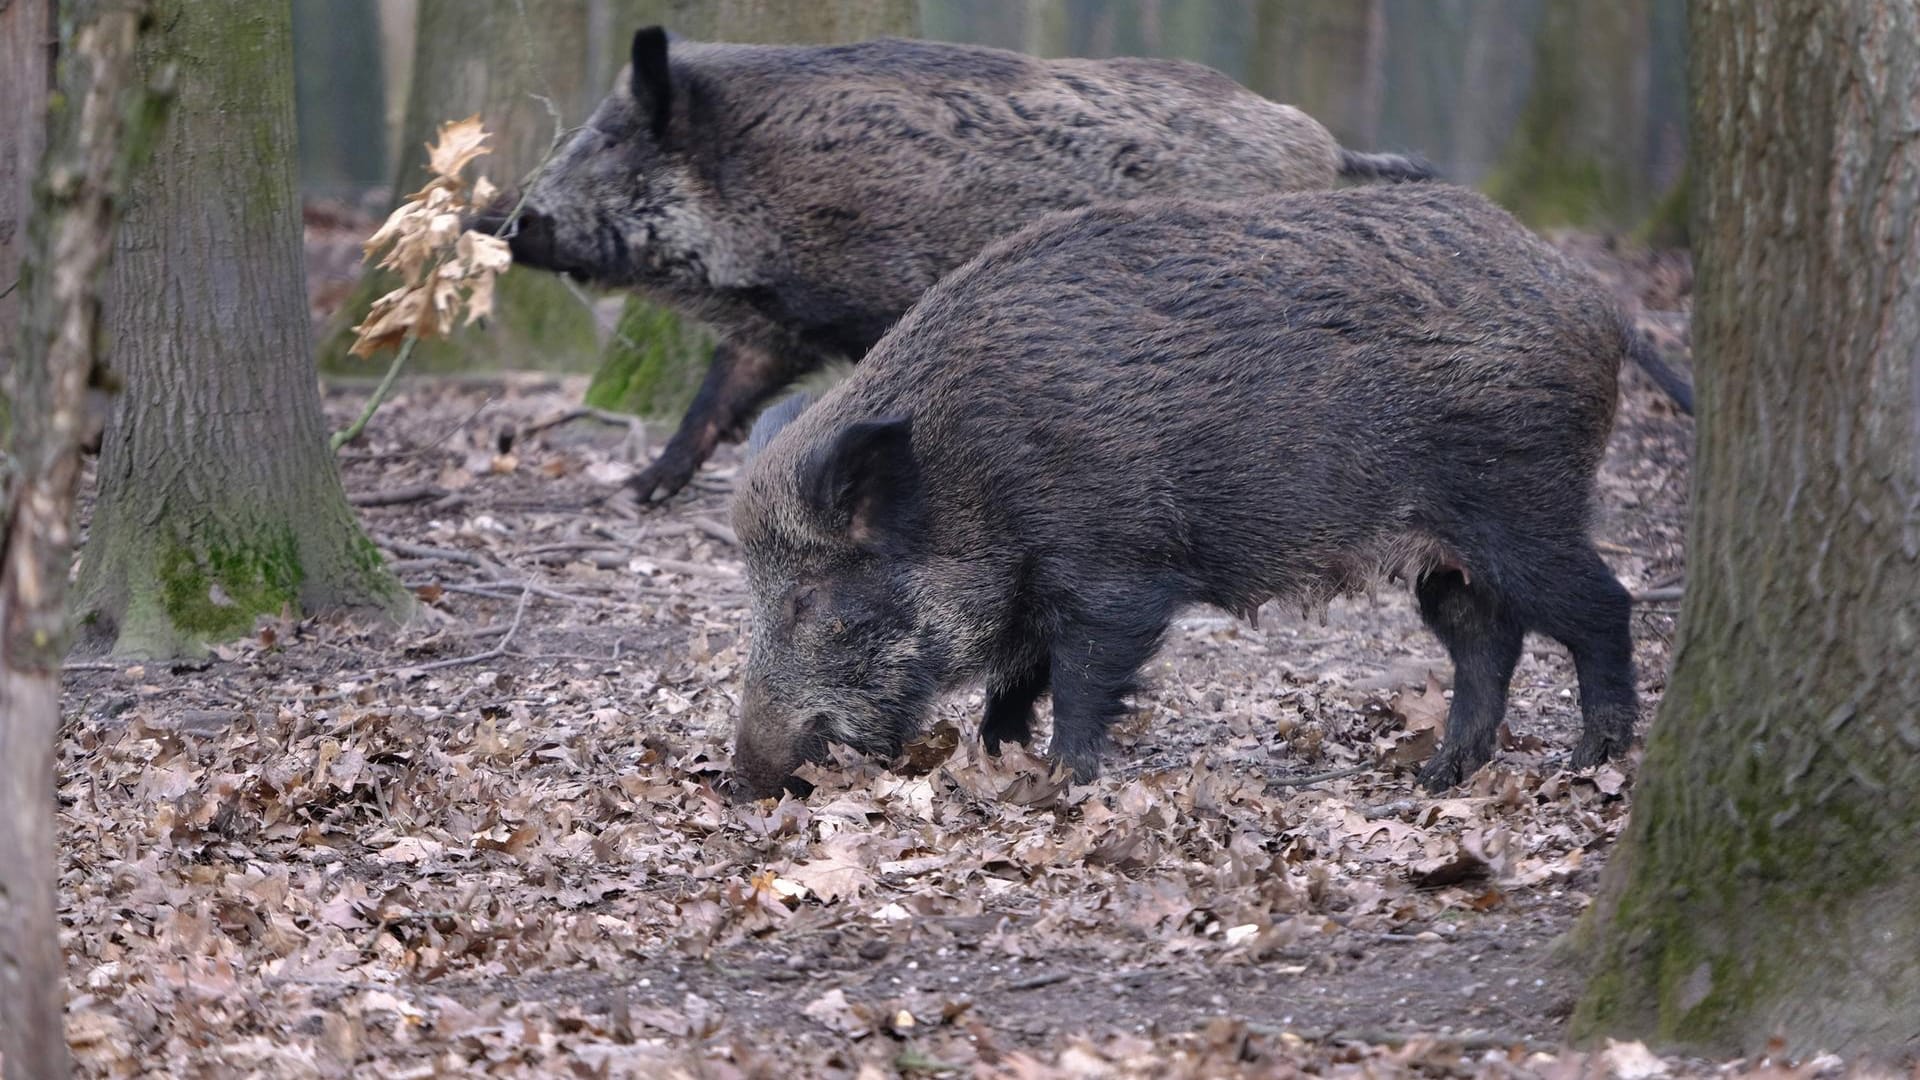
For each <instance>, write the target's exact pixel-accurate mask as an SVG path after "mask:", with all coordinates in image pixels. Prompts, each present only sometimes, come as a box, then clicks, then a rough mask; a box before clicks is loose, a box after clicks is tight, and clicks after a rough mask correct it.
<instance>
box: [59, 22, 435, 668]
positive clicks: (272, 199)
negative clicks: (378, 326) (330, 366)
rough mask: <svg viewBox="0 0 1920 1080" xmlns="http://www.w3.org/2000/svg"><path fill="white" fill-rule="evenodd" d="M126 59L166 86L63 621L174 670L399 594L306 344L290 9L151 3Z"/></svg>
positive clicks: (134, 215) (119, 279) (120, 280)
mask: <svg viewBox="0 0 1920 1080" xmlns="http://www.w3.org/2000/svg"><path fill="white" fill-rule="evenodd" d="M155 8H156V15H157V22H158V25H159V26H160V27H161V29H160V31H159V32H158V33H157V34H156V35H154V36H152V37H151V38H150V40H149V42H148V44H147V46H146V47H144V48H143V50H142V57H143V60H144V61H145V62H146V63H147V64H149V65H150V66H157V65H160V64H172V65H174V66H175V67H176V68H177V70H178V71H179V85H178V91H177V95H178V96H177V100H176V104H175V107H174V112H173V120H172V123H170V124H169V125H168V127H167V131H166V134H165V136H164V137H163V138H162V139H161V141H160V144H159V146H158V147H157V148H156V150H155V154H154V160H153V163H152V166H151V167H150V168H149V169H148V170H147V171H146V172H145V173H143V174H142V175H141V177H140V178H139V180H138V181H137V182H136V183H135V184H134V188H133V202H132V205H131V206H130V208H129V210H128V214H127V221H126V226H125V228H124V229H123V230H122V231H121V235H120V245H119V254H118V256H117V258H116V261H115V263H114V268H113V273H112V280H111V288H110V291H109V293H108V300H107V308H106V313H107V325H108V327H109V328H110V332H111V341H110V346H109V352H108V357H107V359H108V363H109V366H110V367H111V368H112V369H113V371H114V373H115V374H116V375H118V376H119V378H120V379H121V380H122V382H123V383H124V389H123V392H122V394H121V395H120V398H119V400H118V402H117V403H116V404H115V408H114V411H113V415H112V417H111V419H110V420H109V423H108V426H107V432H106V437H105V439H104V440H103V443H102V449H101V455H100V469H99V485H100V492H99V500H98V502H97V504H96V506H95V509H94V516H93V526H92V531H91V534H90V535H89V537H88V541H87V545H86V550H85V553H84V557H83V559H82V564H81V574H80V581H79V586H78V593H79V595H78V602H77V605H76V610H77V613H78V614H79V615H80V616H81V618H82V619H83V620H84V621H85V624H86V625H87V626H89V627H90V629H91V633H92V636H93V637H94V638H95V639H96V643H99V644H111V646H112V648H113V650H114V651H115V652H116V653H118V654H121V655H134V656H173V655H181V654H188V653H193V652H196V651H198V650H200V649H201V648H202V647H203V646H204V643H206V642H208V641H212V640H218V639H222V638H231V637H233V636H235V635H238V634H241V633H245V632H246V631H247V630H248V629H250V628H251V627H252V625H253V621H254V618H255V616H257V615H260V614H264V613H275V612H279V611H281V610H282V608H283V607H288V608H292V609H294V610H295V611H301V612H309V613H310V612H318V611H329V610H343V609H372V610H376V611H380V612H385V613H398V612H400V611H402V610H404V609H405V607H406V599H407V598H406V595H405V593H404V592H403V591H402V590H401V589H400V587H399V585H398V583H397V582H395V581H394V579H393V578H392V576H391V575H389V574H388V573H387V571H386V569H385V568H384V566H382V564H381V561H380V558H379V555H378V553H377V552H375V550H374V549H373V546H372V545H371V544H370V543H369V542H368V540H367V539H366V537H365V536H364V535H363V534H362V533H361V531H360V529H359V526H358V525H357V524H356V523H355V522H354V519H353V515H352V512H351V511H350V509H349V508H348V506H347V501H346V496H345V493H344V492H343V491H342V489H341V486H340V476H339V472H338V470H337V467H336V465H335V463H334V461H333V458H332V455H331V454H329V453H328V451H327V438H326V430H325V426H324V422H323V418H322V415H321V411H320V399H319V390H318V386H317V384H316V380H315V378H314V370H313V357H312V350H311V346H310V344H309V342H308V340H307V336H306V329H305V327H306V318H307V314H306V297H305V288H304V284H303V283H304V280H305V277H304V273H303V270H302V266H301V248H300V243H301V240H300V218H299V213H298V209H297V203H296V201H295V196H294V187H293V164H294V131H293V70H292V69H293V64H292V60H293V48H292V37H291V33H290V27H291V14H290V8H289V6H288V0H269V2H261V0H161V2H159V3H156V4H155Z"/></svg>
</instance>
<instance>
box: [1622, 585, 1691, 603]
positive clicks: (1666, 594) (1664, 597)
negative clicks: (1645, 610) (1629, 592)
mask: <svg viewBox="0 0 1920 1080" xmlns="http://www.w3.org/2000/svg"><path fill="white" fill-rule="evenodd" d="M1686 593H1687V587H1686V586H1685V585H1667V586H1664V587H1662V588H1658V589H1642V590H1640V591H1639V592H1637V593H1634V594H1633V602H1634V603H1636V604H1671V603H1673V602H1674V601H1676V600H1679V599H1680V598H1682V597H1684V596H1685V595H1686Z"/></svg>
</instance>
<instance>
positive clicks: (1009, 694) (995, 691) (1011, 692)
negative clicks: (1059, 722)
mask: <svg viewBox="0 0 1920 1080" xmlns="http://www.w3.org/2000/svg"><path fill="white" fill-rule="evenodd" d="M1050 676H1051V672H1050V671H1049V668H1048V665H1047V660H1046V658H1045V657H1044V656H1043V657H1041V659H1040V662H1039V663H1038V664H1035V665H1034V666H1033V667H1031V668H1029V669H1028V670H1026V671H1024V672H1021V673H1020V675H1019V676H1018V677H1016V678H1014V679H1013V680H1011V681H1010V682H1008V683H1007V684H1006V685H1005V686H994V687H990V688H989V689H988V691H987V717H986V719H985V720H982V721H981V722H980V741H981V742H982V743H985V744H986V747H987V753H989V754H992V755H994V756H995V757H998V756H1000V746H1001V744H1003V743H1010V742H1015V743H1020V744H1022V745H1024V744H1026V743H1028V742H1030V741H1032V739H1033V706H1034V703H1035V702H1037V701H1039V700H1040V695H1042V694H1044V693H1046V692H1047V683H1048V681H1049V678H1050Z"/></svg>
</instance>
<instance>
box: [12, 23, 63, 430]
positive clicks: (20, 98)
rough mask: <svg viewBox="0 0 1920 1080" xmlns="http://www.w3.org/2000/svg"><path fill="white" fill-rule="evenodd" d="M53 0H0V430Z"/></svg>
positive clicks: (47, 74)
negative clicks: (1, 0)
mask: <svg viewBox="0 0 1920 1080" xmlns="http://www.w3.org/2000/svg"><path fill="white" fill-rule="evenodd" d="M54 3H55V0H9V2H7V3H4V4H0V433H4V432H5V431H6V430H7V426H8V425H7V414H8V407H7V401H8V399H9V398H11V397H12V392H13V388H12V387H11V386H9V385H8V382H9V375H8V373H9V372H10V371H12V369H13V366H14V362H13V357H14V353H15V350H16V349H17V348H18V335H19V332H20V307H21V296H22V293H21V290H20V288H19V281H20V261H21V255H22V253H23V252H24V250H25V248H26V244H27V211H28V209H29V208H30V207H31V206H32V205H33V177H34V174H35V173H36V172H38V170H39V165H40V150H41V147H43V146H44V145H45V143H46V126H47V91H48V90H49V89H50V88H51V86H52V83H53V54H54V45H55V39H54V28H55V21H54Z"/></svg>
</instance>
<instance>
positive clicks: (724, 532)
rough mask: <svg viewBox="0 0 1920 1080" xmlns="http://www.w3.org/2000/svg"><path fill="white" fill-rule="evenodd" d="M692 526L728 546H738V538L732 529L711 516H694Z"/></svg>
mask: <svg viewBox="0 0 1920 1080" xmlns="http://www.w3.org/2000/svg"><path fill="white" fill-rule="evenodd" d="M693 527H694V528H696V529H699V530H700V531H701V532H703V533H706V534H707V535H708V536H711V537H713V538H714V539H715V540H718V541H720V542H721V543H723V544H726V545H728V546H729V547H739V546H740V538H739V537H738V536H735V535H734V534H733V530H732V529H730V528H728V527H727V526H725V525H722V524H721V523H719V522H717V521H715V520H713V519H712V518H704V517H695V518H694V519H693Z"/></svg>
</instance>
